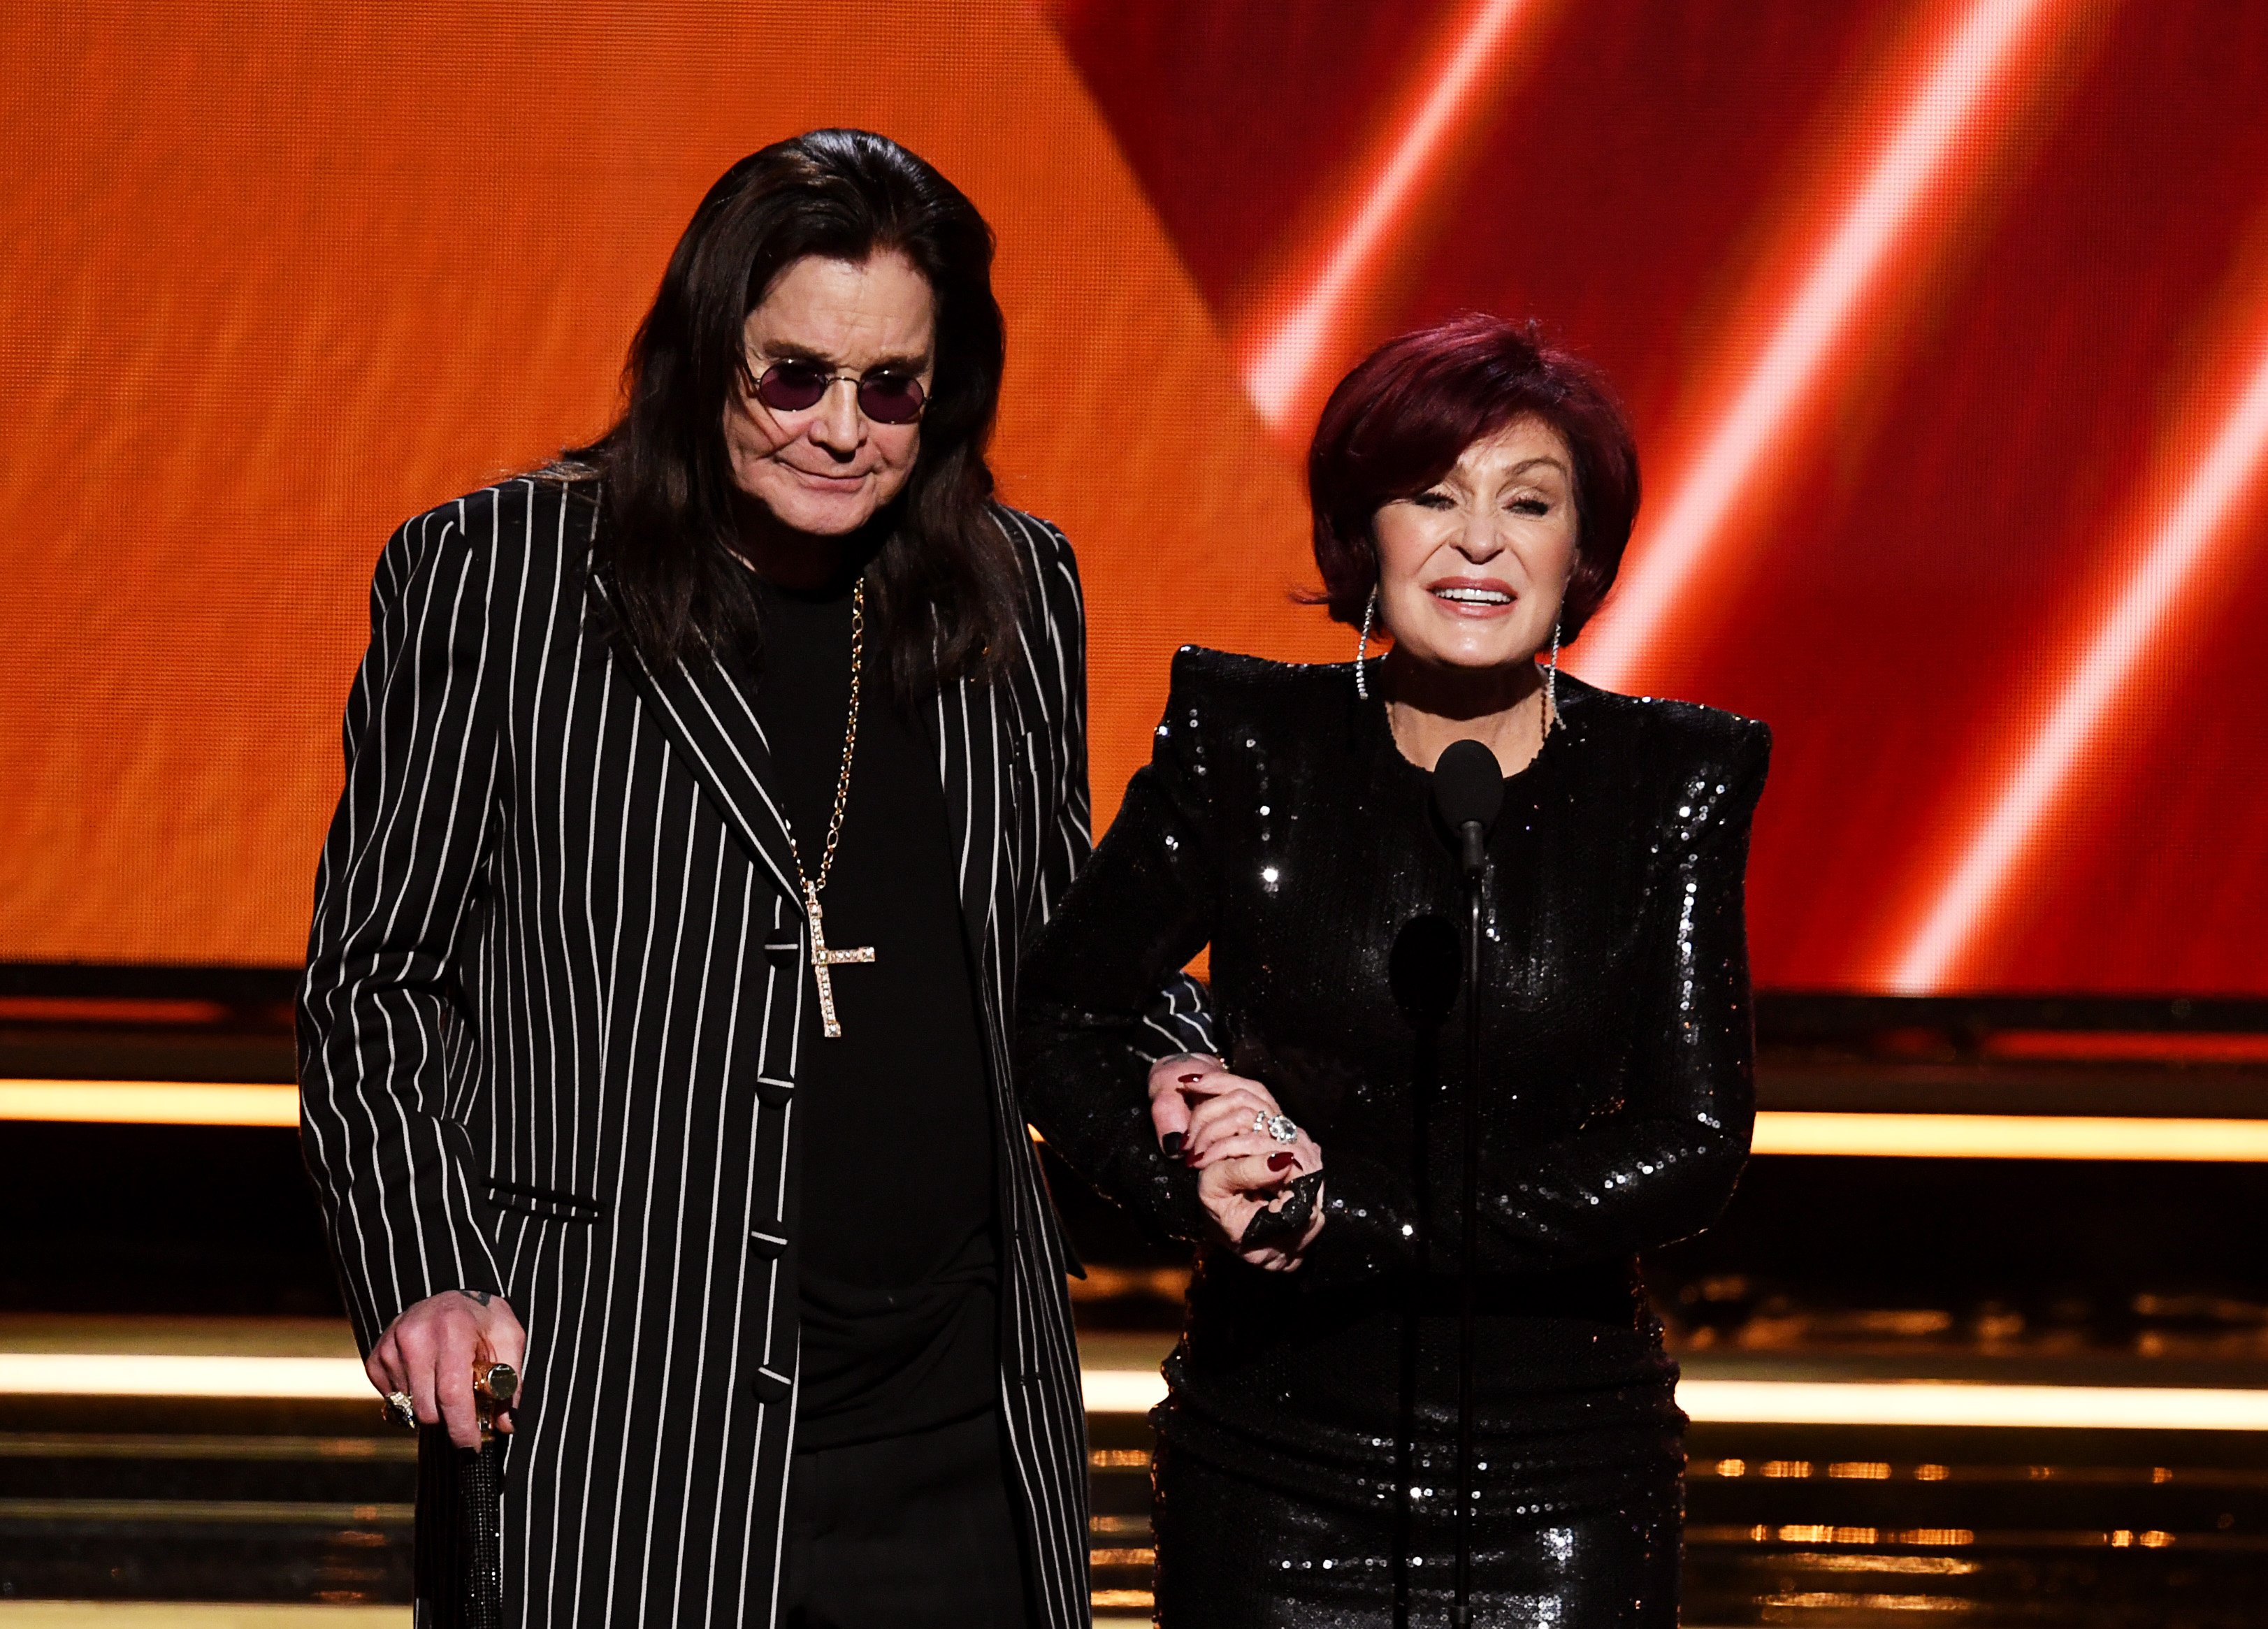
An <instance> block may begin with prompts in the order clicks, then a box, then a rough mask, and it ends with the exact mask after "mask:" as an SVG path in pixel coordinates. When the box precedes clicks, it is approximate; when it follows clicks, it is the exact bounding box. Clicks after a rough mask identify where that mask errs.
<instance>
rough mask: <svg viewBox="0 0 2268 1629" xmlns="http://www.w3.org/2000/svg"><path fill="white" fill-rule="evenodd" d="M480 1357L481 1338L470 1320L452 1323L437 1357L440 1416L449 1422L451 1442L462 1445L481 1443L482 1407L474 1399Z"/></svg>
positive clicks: (464, 1446) (465, 1446)
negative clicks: (476, 1369)
mask: <svg viewBox="0 0 2268 1629" xmlns="http://www.w3.org/2000/svg"><path fill="white" fill-rule="evenodd" d="M479 1356H480V1344H479V1340H478V1338H477V1336H476V1333H475V1330H473V1329H472V1328H471V1327H470V1321H469V1320H468V1321H467V1322H466V1323H465V1324H463V1325H453V1327H452V1328H451V1329H450V1330H449V1332H448V1333H447V1334H446V1335H445V1336H444V1337H443V1338H442V1340H441V1345H440V1350H439V1353H438V1359H437V1365H438V1375H437V1389H438V1392H439V1394H440V1401H441V1418H442V1419H444V1420H446V1422H447V1423H448V1426H449V1441H452V1442H453V1443H455V1444H456V1445H457V1446H458V1447H459V1448H478V1447H480V1445H481V1415H480V1410H479V1409H478V1408H477V1407H476V1406H475V1404H474V1402H473V1364H474V1362H475V1360H477V1359H478V1358H479Z"/></svg>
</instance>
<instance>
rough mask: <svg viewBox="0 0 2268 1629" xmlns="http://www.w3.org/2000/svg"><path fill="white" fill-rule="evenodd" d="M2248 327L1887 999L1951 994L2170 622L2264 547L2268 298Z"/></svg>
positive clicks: (1893, 967)
mask: <svg viewBox="0 0 2268 1629" xmlns="http://www.w3.org/2000/svg"><path fill="white" fill-rule="evenodd" d="M2250 327H2251V328H2252V329H2253V331H2252V332H2251V333H2250V335H2243V336H2242V339H2243V341H2244V342H2245V343H2235V344H2232V345H2231V346H2230V347H2229V350H2230V351H2231V352H2232V353H2233V354H2234V355H2235V356H2237V357H2240V358H2246V359H2248V360H2246V361H2245V362H2244V363H2242V364H2241V365H2240V371H2239V373H2238V377H2239V379H2240V380H2241V383H2240V384H2239V386H2238V387H2237V389H2236V390H2235V392H2234V393H2233V394H2232V396H2230V397H2229V398H2228V399H2227V400H2226V402H2225V403H2224V404H2220V423H2219V424H2218V425H2217V426H2216V427H2215V429H2214V431H2213V437H2212V439H2211V440H2210V441H2209V442H2208V443H2207V444H2206V446H2205V451H2204V453H2202V454H2201V455H2199V456H2198V458H2197V460H2196V461H2195V462H2194V463H2193V464H2191V465H2190V466H2189V467H2188V468H2187V469H2186V471H2183V468H2181V466H2180V464H2179V462H2178V461H2176V460H2170V459H2169V466H2170V467H2169V468H2168V469H2167V470H2166V472H2165V475H2166V479H2165V482H2164V484H2162V485H2157V486H2154V487H2152V488H2149V489H2146V490H2155V491H2160V492H2164V491H2169V490H2170V491H2173V493H2174V497H2173V498H2172V501H2171V502H2170V503H2169V504H2167V505H2164V506H2163V507H2162V508H2157V507H2154V508H2153V509H2152V510H2151V511H2150V512H2147V513H2146V514H2145V515H2144V516H2143V517H2142V519H2141V520H2140V521H2139V524H2138V532H2139V535H2138V537H2137V538H2136V540H2135V547H2134V548H2133V549H2132V550H2131V551H2130V552H2123V553H2122V554H2121V556H2120V557H2121V558H2122V559H2131V560H2132V561H2133V562H2134V564H2133V565H2132V569H2131V570H2130V571H2125V572H2124V573H2122V574H2121V576H2120V578H2119V580H2118V582H2117V586H2116V587H2115V590H2114V597H2113V598H2112V599H2111V601H2110V603H2109V604H2108V605H2107V606H2106V607H2105V608H2103V610H2102V613H2101V615H2100V618H2099V620H2098V621H2097V622H2096V623H2095V627H2094V630H2093V631H2092V632H2091V633H2090V634H2089V635H2088V636H2087V637H2086V638H2085V639H2084V640H2083V641H2082V642H2080V646H2079V650H2078V652H2077V654H2076V656H2075V657H2074V659H2073V660H2072V661H2071V663H2070V664H2069V667H2068V668H2067V669H2066V673H2065V675H2064V677H2063V680H2062V683H2061V686H2060V690H2059V693H2058V696H2057V698H2056V702H2055V705H2054V706H2053V708H2052V709H2051V710H2050V711H2049V712H2048V714H2047V716H2046V717H2045V718H2044V719H2042V720H2041V722H2040V724H2039V726H2038V728H2037V730H2036V732H2035V733H2033V735H2032V738H2031V741H2030V743H2029V746H2027V747H2026V748H2024V750H2023V753H2022V756H2021V757H2020V758H2019V759H2018V760H2017V762H2016V764H2015V767H2014V770H2013V771H2012V772H2011V773H2010V774H2009V775H2008V777H2007V780H2006V781H2005V782H2004V783H2003V784H2002V785H2001V788H2000V791H1999V795H1998V796H1997V797H1996V798H1995V799H1993V800H1992V803H1991V805H1990V806H1989V807H1987V808H1986V810H1985V814H1984V815H1983V817H1982V818H1981V819H1979V820H1978V821H1977V823H1976V824H1975V826H1974V827H1972V828H1971V829H1970V831H1969V833H1968V834H1967V836H1966V837H1965V838H1963V839H1962V842H1961V843H1960V844H1959V847H1958V849H1957V852H1958V854H1959V859H1957V860H1956V861H1955V864H1954V865H1953V866H1952V868H1951V870H1950V872H1949V873H1948V874H1947V876H1946V878H1945V881H1943V883H1942V884H1941V885H1940V886H1939V888H1938V889H1937V891H1936V895H1935V897H1934V898H1933V900H1932V902H1931V903H1930V904H1929V905H1928V907H1927V908H1926V910H1925V912H1924V913H1923V915H1922V918H1921V921H1920V924H1919V925H1918V927H1917V928H1916V929H1915V930H1914V932H1912V934H1911V937H1910V938H1908V939H1907V940H1906V941H1905V943H1904V947H1903V948H1901V949H1900V950H1899V951H1898V952H1897V953H1896V955H1895V956H1894V957H1893V958H1892V959H1891V962H1890V966H1889V971H1888V973H1887V975H1886V977H1885V983H1886V984H1888V985H1889V988H1890V989H1892V990H1895V991H1901V992H1908V993H1920V992H1923V991H1936V990H1943V989H1946V988H1948V987H1949V986H1950V985H1952V984H1953V983H1954V982H1955V980H1956V979H1957V978H1958V977H1960V976H1961V973H1962V968H1963V967H1964V966H1966V965H1968V964H1970V963H1971V962H1973V961H1974V959H1975V957H1976V955H1977V951H1978V950H1979V948H1980V947H1981V944H1982V942H1983V940H1985V937H1986V936H1987V934H1988V933H1989V932H1991V930H1992V926H1993V924H1994V921H1995V919H1996V918H1997V917H1998V916H1999V913H2000V911H2001V910H2002V908H2003V907H2004V906H2005V905H2006V903H2007V899H2008V896H2009V892H2010V890H2011V888H2013V887H2014V884H2015V882H2016V881H2018V879H2019V878H2021V875H2022V874H2023V871H2024V866H2025V862H2026V860H2027V859H2029V856H2030V854H2031V852H2032V850H2033V848H2034V846H2035V845H2036V843H2037V842H2038V840H2039V837H2040V834H2041V832H2042V830H2043V829H2044V828H2045V826H2046V824H2047V822H2048V821H2049V819H2050V817H2051V815H2053V814H2054V813H2055V811H2056V809H2057V807H2058V805H2060V804H2062V803H2064V802H2065V801H2066V800H2068V799H2069V798H2070V797H2071V796H2072V795H2073V791H2074V788H2075V784H2076V782H2077V781H2078V778H2079V775H2080V770H2081V768H2082V766H2083V765H2084V764H2085V763H2086V761H2087V759H2088V753H2089V749H2090V748H2092V747H2093V746H2094V745H2095V742H2096V741H2099V740H2100V739H2101V738H2102V733H2103V731H2104V728H2105V726H2106V725H2107V723H2108V722H2109V720H2110V719H2111V717H2112V716H2113V715H2114V714H2115V713H2116V711H2117V710H2118V708H2119V707H2120V706H2121V705H2122V704H2124V702H2125V700H2126V698H2127V696H2128V693H2129V688H2130V686H2131V685H2132V682H2133V679H2134V675H2135V670H2136V669H2137V668H2138V667H2139V666H2140V664H2141V661H2142V659H2143V657H2144V655H2145V654H2146V653H2147V652H2150V651H2153V650H2163V649H2165V648H2166V646H2167V643H2168V641H2169V640H2171V639H2173V638H2176V628H2175V624H2176V623H2178V622H2180V621H2181V620H2182V619H2183V616H2184V615H2186V614H2188V612H2189V611H2190V608H2191V606H2190V604H2189V603H2188V602H2190V601H2192V600H2193V598H2194V591H2195V590H2196V589H2197V588H2198V587H2199V586H2201V585H2203V584H2204V583H2205V581H2207V580H2208V579H2209V575H2210V573H2211V571H2212V570H2213V568H2214V567H2216V566H2220V567H2224V568H2225V567H2228V566H2230V565H2231V564H2233V562H2234V557H2236V556H2238V555H2240V554H2242V551H2243V550H2244V549H2247V548H2248V547H2251V546H2254V545H2256V544H2257V543H2258V542H2260V541H2261V539H2260V535H2259V531H2258V528H2257V527H2254V528H2248V527H2241V526H2238V525H2235V524H2234V522H2235V521H2236V520H2238V519H2240V518H2241V516H2242V504H2243V500H2244V498H2245V497H2246V495H2247V494H2248V493H2249V492H2250V491H2251V490H2253V488H2254V486H2255V483H2257V482H2258V480H2259V479H2260V477H2261V474H2262V470H2263V467H2264V465H2268V292H2264V295H2263V298H2262V299H2261V301H2260V303H2259V305H2258V306H2257V309H2256V310H2254V311H2253V313H2251V323H2250ZM2215 405H2216V404H2213V403H2211V402H2201V403H2198V406H2197V409H2196V411H2195V412H2194V414H2193V415H2192V416H2190V417H2191V422H2210V420H2211V417H2212V415H2213V411H2214V407H2215ZM2191 445H2194V444H2191Z"/></svg>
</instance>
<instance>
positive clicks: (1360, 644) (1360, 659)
mask: <svg viewBox="0 0 2268 1629" xmlns="http://www.w3.org/2000/svg"><path fill="white" fill-rule="evenodd" d="M1376 615H1378V585H1377V584H1376V583H1373V584H1372V585H1371V586H1370V598H1369V599H1367V600H1366V601H1363V607H1362V637H1361V638H1359V639H1357V640H1356V641H1355V642H1354V693H1355V694H1356V695H1357V696H1358V697H1361V698H1362V699H1363V700H1364V701H1368V700H1369V699H1370V681H1369V680H1368V679H1366V678H1365V677H1363V673H1362V665H1363V663H1364V662H1365V661H1366V660H1368V658H1369V656H1370V623H1371V619H1372V618H1373V617H1374V616H1376Z"/></svg>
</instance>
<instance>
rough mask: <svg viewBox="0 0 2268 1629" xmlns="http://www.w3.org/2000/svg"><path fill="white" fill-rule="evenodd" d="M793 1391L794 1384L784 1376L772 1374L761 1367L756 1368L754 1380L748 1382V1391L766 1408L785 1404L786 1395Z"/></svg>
mask: <svg viewBox="0 0 2268 1629" xmlns="http://www.w3.org/2000/svg"><path fill="white" fill-rule="evenodd" d="M794 1389H795V1384H794V1382H792V1381H791V1380H789V1379H788V1377H787V1376H786V1375H777V1374H774V1373H773V1372H772V1371H771V1370H770V1369H768V1368H764V1367H758V1368H757V1370H756V1373H755V1378H754V1379H752V1380H750V1381H749V1382H748V1390H749V1391H750V1393H752V1394H753V1395H754V1396H755V1399H756V1401H757V1402H759V1403H761V1404H763V1405H764V1406H765V1407H766V1408H776V1407H777V1406H778V1405H779V1404H783V1403H784V1402H786V1401H787V1397H788V1393H789V1392H791V1391H792V1390H794Z"/></svg>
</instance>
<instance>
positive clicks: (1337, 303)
mask: <svg viewBox="0 0 2268 1629" xmlns="http://www.w3.org/2000/svg"><path fill="white" fill-rule="evenodd" d="M1543 10H1544V4H1543V0H1476V3H1475V4H1471V5H1469V6H1468V7H1467V8H1466V9H1465V15H1464V16H1463V18H1462V20H1461V21H1460V22H1459V23H1458V24H1457V25H1456V26H1454V27H1453V28H1451V29H1450V30H1449V32H1448V34H1447V38H1446V41H1445V42H1444V45H1443V47H1442V48H1441V49H1440V51H1439V52H1438V53H1436V55H1435V56H1434V57H1433V59H1432V62H1431V63H1429V64H1428V66H1427V68H1426V70H1425V72H1424V73H1423V74H1421V75H1420V77H1419V80H1418V87H1417V93H1416V94H1415V95H1414V97H1413V98H1412V99H1411V101H1410V107H1408V109H1407V111H1406V113H1405V114H1403V116H1401V117H1398V118H1396V119H1395V120H1394V121H1393V122H1391V123H1390V124H1389V126H1388V128H1387V129H1386V130H1385V131H1384V132H1383V134H1382V135H1381V138H1380V140H1379V141H1378V143H1377V144H1376V145H1375V146H1374V147H1373V150H1372V151H1370V152H1369V153H1367V154H1366V156H1365V158H1364V160H1363V162H1362V163H1361V165H1360V166H1359V168H1358V170H1357V172H1356V173H1357V174H1358V175H1359V176H1360V177H1362V178H1363V179H1362V180H1361V181H1359V183H1358V185H1357V186H1356V187H1355V188H1353V189H1352V193H1351V199H1350V204H1349V208H1348V209H1347V210H1346V211H1345V212H1344V214H1343V215H1342V216H1341V217H1339V218H1338V219H1337V221H1336V222H1335V223H1334V225H1333V226H1332V228H1331V229H1330V231H1329V232H1328V234H1327V235H1326V236H1325V238H1324V239H1323V240H1322V244H1321V245H1320V246H1319V247H1318V248H1317V249H1316V250H1315V252H1314V253H1313V254H1309V255H1307V256H1304V257H1301V259H1300V262H1299V263H1298V264H1296V265H1295V267H1294V269H1292V272H1291V274H1290V275H1289V276H1286V277H1285V278H1284V279H1283V280H1282V281H1280V282H1279V283H1278V284H1277V286H1276V287H1275V289H1274V290H1273V291H1271V293H1270V295H1269V296H1268V297H1267V298H1266V299H1263V300H1262V301H1261V302H1260V304H1259V306H1258V307H1257V311H1258V313H1259V315H1258V320H1257V322H1256V325H1255V327H1254V328H1253V329H1252V331H1250V332H1249V333H1248V335H1244V336H1242V340H1241V343H1239V345H1238V346H1237V362H1238V366H1239V368H1240V370H1241V372H1242V373H1243V375H1244V384H1245V389H1246V391H1247V393H1248V394H1249V395H1250V396H1251V398H1252V403H1253V406H1254V407H1255V408H1256V409H1258V410H1259V413H1260V416H1261V418H1262V419H1263V420H1264V421H1265V422H1266V423H1267V424H1268V426H1269V428H1270V430H1272V431H1275V432H1276V433H1277V434H1278V436H1279V437H1281V438H1286V439H1299V438H1300V437H1302V436H1304V434H1305V433H1306V431H1307V425H1308V424H1310V423H1311V422H1312V421H1313V420H1314V417H1315V416H1316V414H1317V413H1319V412H1320V411H1321V410H1322V401H1323V397H1324V396H1325V395H1326V394H1329V387H1330V386H1331V385H1332V384H1333V383H1336V382H1337V374H1338V372H1339V370H1340V368H1341V367H1342V366H1343V365H1344V364H1345V362H1346V361H1348V360H1349V359H1350V358H1349V357H1348V354H1347V353H1348V351H1349V350H1350V349H1351V346H1352V345H1353V344H1356V343H1359V335H1358V334H1357V333H1356V332H1355V331H1356V330H1358V329H1359V328H1360V326H1361V322H1362V315H1363V313H1364V312H1365V310H1366V306H1367V304H1368V301H1369V298H1370V296H1371V295H1372V294H1373V291H1375V289H1376V286H1377V284H1378V282H1379V280H1380V277H1381V273H1382V272H1384V271H1385V270H1386V269H1387V268H1388V265H1389V263H1390V260H1391V256H1392V254H1393V252H1394V249H1395V246H1396V245H1397V244H1398V243H1399V242H1401V241H1402V240H1403V239H1404V238H1405V237H1406V235H1407V233H1408V231H1409V228H1410V224H1411V222H1412V221H1413V220H1414V219H1415V217H1417V216H1418V213H1419V211H1420V210H1422V209H1423V208H1424V207H1425V203H1426V202H1427V200H1428V199H1429V198H1430V197H1431V196H1432V195H1433V194H1434V193H1435V192H1436V191H1437V190H1438V189H1439V188H1440V183H1441V181H1443V179H1444V178H1445V177H1446V175H1447V173H1448V172H1449V171H1450V169H1451V168H1452V167H1453V166H1452V160H1453V159H1454V156H1455V154H1456V152H1457V151H1458V150H1459V149H1460V147H1461V145H1462V143H1463V141H1464V140H1465V139H1466V138H1467V137H1468V136H1469V134H1470V132H1471V130H1472V128H1473V126H1474V125H1475V123H1476V122H1477V120H1478V119H1479V117H1480V116H1481V114H1483V113H1484V111H1485V109H1486V107H1487V106H1488V103H1489V97H1490V92H1491V91H1492V90H1494V89H1497V88H1499V87H1500V86H1501V85H1502V83H1503V77H1504V73H1505V70H1506V67H1507V65H1508V64H1509V63H1510V61H1511V57H1512V53H1513V48H1514V47H1515V46H1516V45H1517V44H1518V42H1519V39H1520V26H1521V24H1522V23H1523V22H1528V23H1532V22H1533V21H1534V19H1535V17H1536V16H1537V14H1539V13H1540V12H1542V11H1543Z"/></svg>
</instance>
